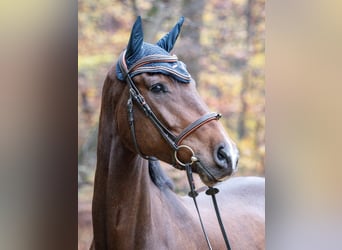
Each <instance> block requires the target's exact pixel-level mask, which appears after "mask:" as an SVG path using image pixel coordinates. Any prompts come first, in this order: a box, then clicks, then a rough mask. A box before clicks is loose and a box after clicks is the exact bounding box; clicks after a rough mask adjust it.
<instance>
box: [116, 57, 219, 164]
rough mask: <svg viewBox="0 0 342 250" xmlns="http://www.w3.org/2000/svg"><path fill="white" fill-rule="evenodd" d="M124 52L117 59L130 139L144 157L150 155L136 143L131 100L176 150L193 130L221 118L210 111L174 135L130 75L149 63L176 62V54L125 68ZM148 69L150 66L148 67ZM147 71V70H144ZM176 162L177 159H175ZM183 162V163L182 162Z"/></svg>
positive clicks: (147, 58) (144, 60) (150, 59)
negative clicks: (125, 87)
mask: <svg viewBox="0 0 342 250" xmlns="http://www.w3.org/2000/svg"><path fill="white" fill-rule="evenodd" d="M125 52H126V51H123V52H122V53H121V55H120V59H119V66H120V69H121V72H122V73H123V75H124V79H125V81H126V82H127V83H128V85H129V98H128V102H127V112H128V122H129V127H130V130H131V135H132V140H133V143H134V146H135V149H136V151H137V152H138V153H139V155H140V156H142V157H143V158H145V159H150V158H151V157H150V156H146V155H144V154H143V153H142V152H141V150H140V147H139V145H138V142H137V139H136V135H135V128H134V114H133V101H134V102H135V103H136V104H137V105H138V106H139V107H140V108H141V110H143V111H144V113H145V115H146V116H147V117H148V118H149V119H150V120H151V122H152V123H153V125H154V126H155V127H156V128H157V129H158V131H159V133H160V135H161V136H162V137H163V138H164V139H165V141H166V142H167V143H168V144H169V145H170V147H171V148H172V150H173V151H175V152H177V151H178V150H179V149H180V147H179V146H180V144H181V142H182V141H183V140H184V139H185V138H186V137H188V136H189V135H190V134H192V133H193V132H194V131H195V130H197V129H198V128H200V127H201V126H203V125H204V124H206V123H208V122H210V121H214V120H219V119H220V118H221V114H219V113H216V112H212V113H208V114H205V115H203V116H202V117H200V118H199V119H197V120H196V121H194V122H193V123H191V124H189V125H188V126H187V127H186V128H185V129H184V130H183V131H182V132H181V133H180V134H179V135H178V136H176V135H174V134H173V133H172V132H171V131H170V130H169V129H167V128H166V126H164V125H163V123H162V122H161V121H160V120H159V119H158V118H157V116H156V115H155V114H154V112H153V111H152V109H151V107H150V105H148V103H147V102H146V101H145V98H144V97H143V96H142V94H141V93H140V91H139V90H138V88H137V87H136V85H135V83H134V81H133V80H132V77H131V76H130V74H131V73H133V72H135V71H137V70H140V69H139V68H140V67H142V66H144V65H146V64H150V63H156V62H177V60H178V59H177V56H167V55H152V56H146V57H144V58H142V59H140V60H138V61H137V62H136V63H135V64H134V65H133V66H132V67H131V68H130V69H128V68H127V65H126V62H125ZM148 68H149V69H150V68H151V67H148ZM146 72H147V71H146ZM177 163H178V161H177ZM183 164H184V163H183Z"/></svg>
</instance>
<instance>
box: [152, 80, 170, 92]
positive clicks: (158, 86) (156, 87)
mask: <svg viewBox="0 0 342 250" xmlns="http://www.w3.org/2000/svg"><path fill="white" fill-rule="evenodd" d="M150 91H152V92H153V93H155V94H158V93H162V92H167V90H166V87H165V86H164V85H163V84H161V83H156V84H153V85H152V86H151V88H150Z"/></svg>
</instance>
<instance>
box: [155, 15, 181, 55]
mask: <svg viewBox="0 0 342 250" xmlns="http://www.w3.org/2000/svg"><path fill="white" fill-rule="evenodd" d="M183 22H184V17H181V18H180V19H179V21H178V22H177V24H176V25H175V26H174V27H173V28H172V30H171V31H170V32H169V33H167V34H166V35H165V36H164V37H163V38H162V39H160V40H159V41H158V42H157V43H156V44H157V45H158V46H159V47H161V48H163V49H165V50H166V51H167V52H170V51H171V50H172V48H173V46H174V45H175V42H176V40H177V38H178V35H179V33H180V30H181V28H182V25H183Z"/></svg>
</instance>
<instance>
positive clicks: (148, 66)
mask: <svg viewBox="0 0 342 250" xmlns="http://www.w3.org/2000/svg"><path fill="white" fill-rule="evenodd" d="M183 22H184V18H183V17H181V18H180V19H179V21H178V22H177V24H176V25H175V26H174V27H173V28H172V30H171V31H170V32H169V33H167V34H166V35H165V36H164V37H162V38H161V39H160V40H159V41H158V42H157V43H156V44H150V43H146V42H144V34H143V30H142V22H141V17H140V16H139V17H138V18H137V20H136V21H135V23H134V25H133V28H132V31H131V36H130V39H129V42H128V45H127V48H126V50H124V51H123V55H124V63H125V64H126V68H127V73H128V74H129V75H130V77H132V78H133V77H134V76H136V75H138V74H141V73H144V72H148V73H160V74H164V75H168V76H171V77H173V78H174V79H175V80H177V81H178V82H181V83H189V82H190V79H191V76H190V74H189V72H188V71H187V70H186V66H185V64H184V63H183V62H181V61H179V60H178V58H177V56H175V55H172V56H171V55H170V51H171V50H172V48H173V46H174V44H175V42H176V40H177V38H178V35H179V33H180V30H181V27H182V25H183ZM116 75H117V78H118V79H119V80H121V81H123V80H125V77H126V73H125V72H122V70H121V68H120V65H119V62H118V63H117V65H116Z"/></svg>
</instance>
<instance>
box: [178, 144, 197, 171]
mask: <svg viewBox="0 0 342 250" xmlns="http://www.w3.org/2000/svg"><path fill="white" fill-rule="evenodd" d="M181 148H186V149H187V150H189V151H190V152H191V154H192V156H191V157H190V162H182V161H181V160H179V158H178V156H177V153H178V151H179V150H180V149H181ZM175 160H176V162H177V163H178V164H179V165H181V166H182V167H185V166H186V165H192V164H194V163H195V162H197V161H198V158H197V157H196V156H195V152H194V150H193V149H192V148H191V147H189V146H187V145H179V146H178V147H177V149H176V150H175Z"/></svg>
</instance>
